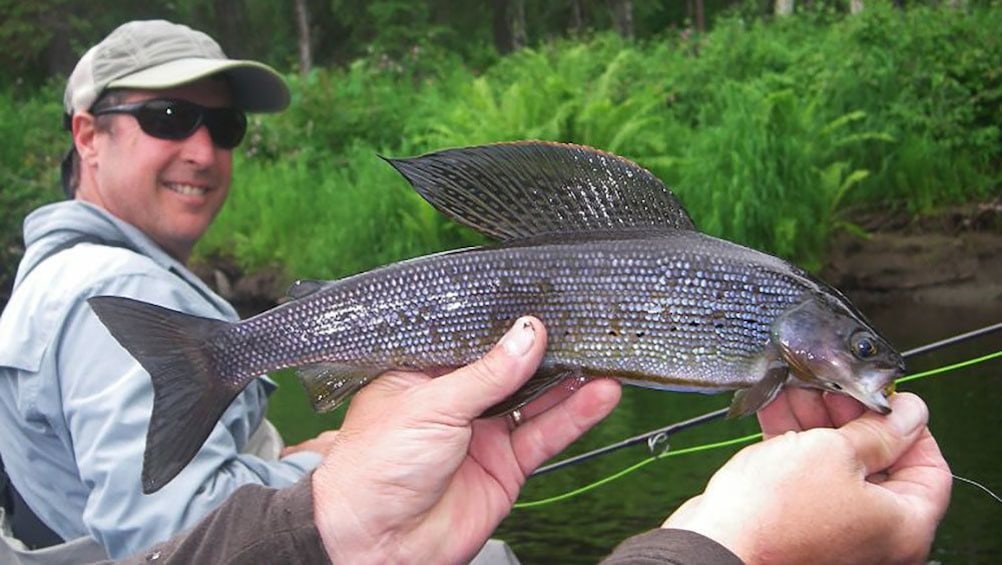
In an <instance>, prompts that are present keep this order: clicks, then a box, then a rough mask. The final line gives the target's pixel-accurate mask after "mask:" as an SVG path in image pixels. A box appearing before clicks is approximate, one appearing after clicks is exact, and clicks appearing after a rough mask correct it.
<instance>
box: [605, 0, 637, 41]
mask: <svg viewBox="0 0 1002 565" xmlns="http://www.w3.org/2000/svg"><path fill="white" fill-rule="evenodd" d="M608 2H609V12H610V13H611V14H612V24H613V26H615V28H616V32H617V33H619V35H620V37H622V38H623V39H633V1H632V0H608Z"/></svg>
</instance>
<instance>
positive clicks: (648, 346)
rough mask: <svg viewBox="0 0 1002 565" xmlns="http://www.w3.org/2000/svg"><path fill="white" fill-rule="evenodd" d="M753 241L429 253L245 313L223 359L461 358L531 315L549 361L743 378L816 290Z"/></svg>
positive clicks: (388, 364)
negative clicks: (540, 328) (793, 309)
mask: <svg viewBox="0 0 1002 565" xmlns="http://www.w3.org/2000/svg"><path fill="white" fill-rule="evenodd" d="M748 251H749V250H746V249H745V248H742V247H740V246H736V245H734V244H731V243H728V242H722V241H720V240H716V239H714V238H712V237H710V236H706V235H703V234H699V233H697V232H685V233H683V234H679V233H676V232H672V233H671V234H670V237H650V236H646V234H645V236H643V237H639V238H637V239H626V238H617V239H608V240H601V239H593V238H588V237H580V238H579V239H578V240H577V241H572V242H563V243H557V244H540V245H523V246H513V247H498V248H489V249H478V250H466V251H459V252H451V253H444V254H439V255H434V256H429V257H424V258H420V259H417V260H411V261H406V262H403V263H398V264H395V265H391V266H388V267H384V268H380V269H377V270H374V271H371V272H369V273H365V274H362V275H357V276H355V277H351V278H348V279H345V280H342V281H340V282H338V283H337V284H335V285H332V286H331V287H329V288H327V289H324V290H322V291H320V292H318V293H316V294H315V295H311V296H307V297H305V298H303V299H301V300H298V301H296V302H293V303H289V304H287V305H285V306H282V307H279V308H276V309H274V310H272V311H269V312H267V313H264V314H261V315H259V316H257V317H255V318H251V319H249V320H246V321H245V322H242V323H240V324H237V325H235V326H234V327H233V328H232V329H231V330H230V331H229V332H226V333H224V334H223V335H222V336H221V339H222V340H223V341H224V342H225V346H223V347H220V348H219V351H220V352H221V354H222V357H221V358H220V366H219V367H218V368H219V369H221V370H222V372H224V373H229V374H236V375H239V376H240V377H242V376H247V375H256V374H260V373H263V372H266V371H270V370H274V369H277V368H282V367H289V366H296V365H302V364H308V363H318V362H330V361H336V362H337V363H340V364H345V365H359V366H368V367H377V368H379V369H381V370H385V369H389V368H400V367H414V368H429V367H450V366H457V365H461V364H465V363H468V362H470V361H472V360H473V359H475V358H477V357H479V356H481V355H482V354H483V353H484V352H486V351H487V350H488V349H489V348H490V347H491V345H492V344H493V343H494V342H495V341H496V340H497V339H498V338H499V337H500V335H501V334H503V332H504V331H505V330H506V329H507V327H508V325H510V323H511V322H512V321H514V319H516V318H517V317H519V316H521V315H524V314H533V315H535V316H538V317H539V318H540V319H541V320H542V321H543V322H544V324H546V326H547V328H548V330H549V348H548V353H547V356H546V359H545V360H544V365H550V366H565V367H581V368H583V369H584V370H585V372H588V373H594V374H600V373H613V374H629V375H634V376H635V378H641V379H643V378H644V377H645V376H649V377H650V378H651V380H653V381H663V384H664V385H665V386H670V385H671V384H672V383H673V382H676V381H677V382H678V383H682V384H684V386H682V388H686V389H701V388H707V389H712V388H722V387H729V388H733V387H734V386H737V385H745V384H748V379H749V378H754V375H753V374H752V372H751V371H749V368H750V366H751V365H752V364H753V363H755V362H756V356H757V355H758V354H760V353H761V352H762V351H763V349H764V347H765V344H766V342H767V341H768V338H769V328H770V324H771V322H772V320H773V319H774V318H775V317H776V316H777V315H779V314H780V313H781V312H783V311H784V310H786V309H787V308H789V307H790V306H791V305H792V304H794V303H795V302H796V301H797V300H798V298H799V297H800V296H801V295H802V294H803V293H804V292H806V291H811V290H815V289H816V285H815V284H814V283H813V282H812V281H811V279H810V278H809V277H806V276H805V275H804V274H803V273H800V272H798V271H796V270H795V269H792V268H791V267H790V266H789V265H787V264H786V263H783V262H781V261H773V260H772V259H771V258H769V257H768V256H762V255H761V254H757V253H748ZM749 257H751V258H754V259H757V260H758V261H757V263H755V262H752V263H749ZM763 259H764V260H763ZM238 378H239V377H238Z"/></svg>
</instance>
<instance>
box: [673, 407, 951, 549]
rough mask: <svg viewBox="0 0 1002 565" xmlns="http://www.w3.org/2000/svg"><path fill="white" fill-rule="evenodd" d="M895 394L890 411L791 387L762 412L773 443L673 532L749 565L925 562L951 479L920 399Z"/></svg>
mask: <svg viewBox="0 0 1002 565" xmlns="http://www.w3.org/2000/svg"><path fill="white" fill-rule="evenodd" d="M890 400H891V407H892V408H893V412H892V413H891V414H889V415H887V416H880V415H878V414H875V413H872V412H866V413H864V408H863V407H862V406H861V405H859V404H858V403H857V402H856V401H854V400H852V399H850V398H848V397H844V396H840V395H827V394H826V395H822V394H821V393H818V392H812V391H806V390H801V389H788V390H786V391H784V392H783V393H782V394H781V395H780V396H779V397H778V398H777V399H776V400H775V401H774V402H773V403H772V404H770V405H769V406H767V407H766V408H764V409H763V410H761V411H760V412H759V420H760V423H761V425H762V431H763V433H764V434H765V436H766V438H767V439H766V441H764V442H762V443H760V444H757V445H753V446H749V447H747V448H745V449H743V450H741V451H740V452H739V453H737V454H736V455H735V456H734V457H733V458H731V460H730V461H728V462H727V464H725V465H724V466H723V467H722V468H721V469H720V470H719V471H717V473H716V474H714V476H713V477H712V478H711V479H710V482H709V484H708V485H707V487H706V490H705V491H704V492H703V494H702V495H700V496H697V497H696V498H693V499H692V500H689V501H688V502H686V503H685V504H684V505H682V507H680V508H679V509H678V510H677V511H676V512H675V513H674V514H672V515H671V516H670V517H669V518H668V520H667V521H665V523H664V526H663V527H666V528H679V529H686V530H692V531H696V532H699V533H701V534H703V535H706V536H708V537H710V538H712V539H714V540H716V541H718V542H720V543H722V544H723V545H724V546H726V547H727V548H728V549H730V550H731V551H733V552H734V553H735V554H737V555H738V556H739V557H741V559H742V560H744V561H745V562H746V563H749V564H751V563H763V562H769V563H835V562H838V563H913V562H922V560H923V559H924V558H925V557H926V556H927V555H928V552H929V548H930V546H931V544H932V540H933V536H934V534H935V531H936V526H937V525H938V524H939V521H940V520H941V519H942V517H943V514H944V513H945V512H946V507H947V505H948V503H949V499H950V487H951V484H952V482H951V479H952V477H951V475H950V469H949V467H948V466H947V463H946V461H945V460H944V459H943V456H942V454H941V453H940V451H939V447H938V446H937V445H936V441H935V440H934V439H933V437H932V435H931V434H930V433H929V429H928V428H927V427H926V423H927V422H928V418H929V413H928V409H927V408H926V406H925V404H924V403H923V402H922V401H921V399H919V398H918V397H917V396H915V395H913V394H908V393H903V394H897V395H894V396H893V397H892V398H891V399H890ZM833 427H834V429H833Z"/></svg>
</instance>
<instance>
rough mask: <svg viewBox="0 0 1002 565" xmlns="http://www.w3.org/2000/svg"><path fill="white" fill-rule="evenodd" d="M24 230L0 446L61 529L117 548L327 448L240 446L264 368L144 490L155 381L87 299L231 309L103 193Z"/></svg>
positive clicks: (289, 477) (37, 506)
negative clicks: (104, 203)
mask: <svg viewBox="0 0 1002 565" xmlns="http://www.w3.org/2000/svg"><path fill="white" fill-rule="evenodd" d="M24 236H25V243H26V246H27V249H26V253H25V257H24V259H23V261H22V262H21V265H20V267H19V269H18V274H17V279H16V280H15V287H14V293H13V295H12V296H11V300H10V302H9V304H8V305H7V308H6V309H5V310H4V312H3V315H2V317H0V429H3V433H2V434H0V452H2V453H3V458H4V463H5V464H6V466H7V472H8V474H9V475H10V480H11V482H12V483H13V484H14V486H15V487H16V488H17V489H18V491H19V492H20V493H21V495H22V496H23V497H24V499H25V501H26V502H27V503H28V505H29V506H31V508H32V509H33V510H34V512H35V513H36V514H37V515H38V516H39V517H40V518H41V519H42V520H43V521H44V522H45V523H46V524H47V525H48V526H49V527H50V528H52V529H53V531H55V532H56V533H57V534H59V535H60V536H62V537H63V538H64V539H72V538H76V537H79V536H85V535H90V536H92V537H93V538H95V539H96V540H97V541H98V542H99V543H101V544H102V545H103V546H104V547H105V548H106V550H107V551H108V554H109V555H110V556H111V557H113V558H116V557H122V556H125V555H129V554H132V553H135V552H137V551H140V550H142V549H144V548H146V547H148V546H150V545H152V544H154V543H156V542H158V541H162V540H165V539H167V538H169V537H170V536H172V535H173V534H175V533H177V532H179V531H180V530H182V529H184V528H186V527H188V526H190V525H192V524H194V523H196V522H197V521H198V520H199V519H200V518H201V517H202V516H204V515H205V514H206V513H208V512H209V511H211V510H212V509H214V508H215V507H217V506H218V505H219V504H220V503H221V502H222V501H224V500H225V499H226V498H227V497H228V496H229V495H230V494H231V493H233V492H234V491H235V490H236V489H237V488H238V487H240V486H241V485H245V484H260V485H265V486H273V487H281V486H286V485H290V484H292V483H294V482H295V481H296V480H298V479H299V478H300V477H302V476H303V475H304V474H305V473H306V472H307V471H308V470H310V469H312V468H313V467H315V466H316V465H317V463H318V462H319V460H320V456H319V455H317V454H314V453H310V452H300V453H297V454H295V455H292V456H289V457H286V458H284V459H281V460H265V459H262V458H260V457H257V456H255V455H249V454H246V453H242V452H243V451H245V449H244V448H245V446H246V444H247V441H248V439H249V438H250V436H251V434H253V433H254V431H255V430H256V429H257V428H258V426H259V425H260V424H261V422H262V421H263V419H264V416H265V409H266V406H267V395H268V394H269V393H270V392H271V391H272V390H273V389H274V386H275V385H274V384H273V383H272V382H271V381H270V380H268V379H267V377H262V378H259V379H258V380H257V381H256V382H255V383H252V384H251V385H250V386H248V387H247V389H245V390H244V391H243V392H242V393H241V394H240V396H238V397H237V399H236V400H235V401H234V402H233V404H231V405H230V407H229V408H228V409H227V410H226V412H225V413H224V414H223V417H222V418H221V419H220V421H219V423H218V424H216V426H215V428H214V429H213V431H212V434H211V435H210V436H209V438H208V440H207V441H206V442H205V445H204V446H203V447H202V449H201V451H199V453H198V455H197V456H196V457H195V459H194V460H193V461H192V462H191V464H190V465H189V466H188V467H187V468H185V470H184V471H182V472H181V474H180V475H178V477H177V478H176V479H175V480H174V481H172V482H171V483H169V484H168V485H167V486H166V487H165V488H163V489H162V490H160V491H158V492H157V493H155V494H153V495H143V494H142V487H141V481H140V471H141V469H142V462H143V451H144V448H145V443H146V442H145V440H146V428H147V425H148V423H149V418H150V411H151V409H152V405H153V387H152V384H151V381H150V377H149V375H148V374H147V373H146V372H145V371H144V370H143V368H142V367H141V366H140V365H139V364H138V363H137V362H136V361H135V359H133V358H132V356H131V355H129V354H128V353H127V352H126V351H125V350H124V349H122V348H121V346H119V344H118V342H117V341H115V339H114V338H112V337H111V335H110V334H109V333H108V331H107V330H106V329H105V327H104V326H103V325H102V324H101V323H100V322H99V321H98V319H97V317H96V316H95V315H94V313H93V312H92V311H91V309H90V307H89V306H88V305H87V303H86V299H87V298H89V297H91V296H99V295H117V296H127V297H130V298H135V299H138V300H143V301H146V302H152V303H155V304H159V305H161V306H165V307H167V308H171V309H174V310H180V311H183V312H187V313H190V314H195V315H200V316H205V317H212V318H218V319H228V320H235V319H237V314H236V312H235V311H234V310H233V308H232V306H230V305H229V304H228V303H227V302H226V301H225V300H223V299H222V298H221V297H219V296H218V295H216V294H215V293H213V292H212V290H211V289H209V288H208V287H207V286H206V285H205V284H203V283H202V281H200V280H199V279H198V278H197V277H195V276H194V275H193V274H192V273H191V272H190V271H188V269H187V268H185V266H184V265H182V264H181V263H179V262H178V261H176V260H174V259H173V258H172V257H170V256H169V255H168V254H167V253H165V252H164V251H163V250H162V249H160V248H159V247H158V246H157V245H156V244H155V243H154V242H153V241H152V240H150V239H149V238H148V237H146V235H145V234H143V233H142V232H140V231H139V230H138V229H136V228H135V227H133V226H131V225H129V224H127V223H125V222H122V221H121V220H119V219H117V218H115V217H114V216H112V215H110V214H109V213H107V212H106V211H104V210H103V209H101V208H98V207H96V206H93V205H90V204H87V203H84V202H79V201H70V202H61V203H57V204H52V205H48V206H45V207H42V208H40V209H38V210H36V211H35V212H33V213H32V214H31V215H30V216H28V218H27V219H26V220H25V230H24ZM98 241H99V242H100V243H96V242H98Z"/></svg>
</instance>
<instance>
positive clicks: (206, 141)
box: [181, 125, 217, 166]
mask: <svg viewBox="0 0 1002 565" xmlns="http://www.w3.org/2000/svg"><path fill="white" fill-rule="evenodd" d="M182 143H183V144H184V147H183V150H182V154H181V156H182V157H183V158H184V160H186V161H189V162H191V163H195V164H197V165H202V166H206V165H210V164H212V162H213V161H214V160H215V159H216V150H217V147H216V145H215V144H214V143H213V142H212V136H211V135H209V128H208V127H206V126H205V125H201V126H199V127H198V129H197V130H195V133H193V134H191V136H189V137H188V138H187V139H184V140H182Z"/></svg>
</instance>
